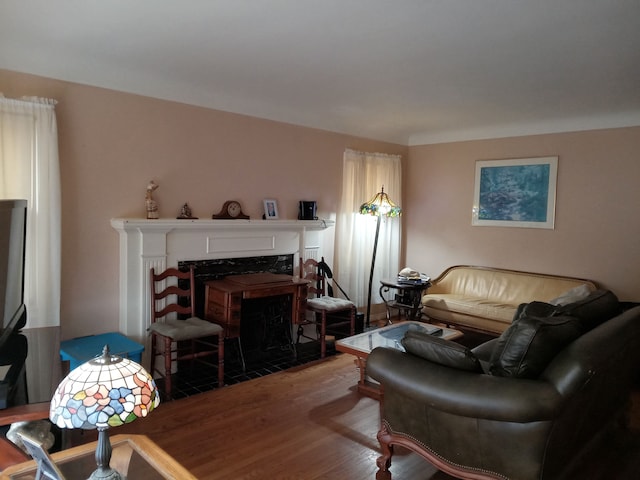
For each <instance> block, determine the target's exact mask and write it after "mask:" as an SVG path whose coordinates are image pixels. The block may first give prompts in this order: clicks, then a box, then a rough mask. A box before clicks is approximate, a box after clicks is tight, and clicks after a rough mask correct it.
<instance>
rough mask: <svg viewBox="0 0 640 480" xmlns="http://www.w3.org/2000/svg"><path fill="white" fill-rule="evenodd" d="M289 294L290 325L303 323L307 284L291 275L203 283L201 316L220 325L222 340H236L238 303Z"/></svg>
mask: <svg viewBox="0 0 640 480" xmlns="http://www.w3.org/2000/svg"><path fill="white" fill-rule="evenodd" d="M278 295H291V296H292V301H291V322H292V323H294V324H299V323H302V322H303V321H304V316H305V311H306V303H307V282H306V281H305V280H299V279H297V278H296V277H292V276H291V275H282V274H275V273H251V274H245V275H230V276H228V277H225V278H224V279H222V280H212V281H209V282H206V284H205V300H204V301H205V303H204V316H205V318H206V319H207V320H210V321H213V322H215V323H218V324H220V325H222V326H223V327H224V329H225V336H226V338H236V337H240V321H241V318H242V301H243V300H251V299H256V298H266V297H275V296H278Z"/></svg>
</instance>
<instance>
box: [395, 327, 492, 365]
mask: <svg viewBox="0 0 640 480" xmlns="http://www.w3.org/2000/svg"><path fill="white" fill-rule="evenodd" d="M402 346H403V347H404V349H405V350H406V351H407V353H410V354H412V355H416V356H418V357H420V358H424V359H425V360H429V361H430V362H433V363H437V364H439V365H443V366H445V367H450V368H456V369H458V370H465V371H468V372H482V367H481V365H480V362H479V361H478V359H477V358H476V356H475V355H474V354H473V352H471V350H469V349H468V348H467V347H465V346H463V345H460V344H459V343H456V342H452V341H449V340H443V339H442V338H439V337H434V336H432V335H429V334H428V333H424V332H419V331H412V330H409V331H407V333H405V335H404V338H403V339H402Z"/></svg>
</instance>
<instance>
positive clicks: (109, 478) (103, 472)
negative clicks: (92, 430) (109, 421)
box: [89, 426, 126, 480]
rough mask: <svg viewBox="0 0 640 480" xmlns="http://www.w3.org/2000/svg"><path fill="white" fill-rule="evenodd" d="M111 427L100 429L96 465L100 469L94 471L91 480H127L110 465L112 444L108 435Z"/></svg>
mask: <svg viewBox="0 0 640 480" xmlns="http://www.w3.org/2000/svg"><path fill="white" fill-rule="evenodd" d="M108 428H109V427H107V426H103V427H98V445H97V446H96V463H97V464H98V468H97V469H95V470H94V471H93V473H92V474H91V476H90V477H89V480H126V477H123V476H121V475H120V474H119V473H118V471H117V470H114V469H113V468H111V466H110V465H109V464H110V462H111V442H110V441H109V434H108V433H107V430H108Z"/></svg>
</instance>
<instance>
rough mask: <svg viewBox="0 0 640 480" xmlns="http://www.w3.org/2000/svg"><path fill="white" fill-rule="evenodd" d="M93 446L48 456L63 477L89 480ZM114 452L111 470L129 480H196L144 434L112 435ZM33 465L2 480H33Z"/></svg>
mask: <svg viewBox="0 0 640 480" xmlns="http://www.w3.org/2000/svg"><path fill="white" fill-rule="evenodd" d="M96 443H97V442H91V443H87V444H84V445H80V446H78V447H73V448H69V449H67V450H62V451H61V452H56V453H53V454H51V458H52V459H53V461H54V463H55V464H56V466H57V467H58V468H59V469H60V471H61V472H62V474H63V475H64V476H65V478H67V479H69V480H71V479H77V478H88V477H89V475H91V472H93V471H94V470H95V469H96V468H97V467H96V459H95V451H96ZM111 446H112V448H113V453H112V455H111V468H114V469H115V470H117V471H118V472H119V473H120V474H122V475H123V476H126V477H128V478H132V479H134V478H140V479H142V478H143V479H145V480H154V479H173V480H196V477H194V476H193V475H192V474H191V473H190V472H189V471H188V470H186V469H185V468H184V467H183V466H182V465H180V464H179V463H178V462H176V461H175V460H174V459H173V458H172V457H171V456H170V455H169V454H167V452H165V451H164V450H162V449H161V448H160V447H158V446H157V445H156V444H155V443H153V442H152V441H151V440H149V438H147V437H146V436H145V435H115V436H113V437H111ZM36 470H37V466H36V462H35V461H33V460H30V461H28V462H23V463H19V464H17V465H13V466H11V467H8V468H6V469H5V470H4V471H3V472H2V476H1V477H0V479H2V480H33V479H34V478H35V474H36Z"/></svg>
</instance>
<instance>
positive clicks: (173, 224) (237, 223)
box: [111, 218, 336, 232]
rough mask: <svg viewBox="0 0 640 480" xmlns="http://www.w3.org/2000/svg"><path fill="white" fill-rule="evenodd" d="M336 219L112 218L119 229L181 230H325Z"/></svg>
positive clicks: (115, 226)
mask: <svg viewBox="0 0 640 480" xmlns="http://www.w3.org/2000/svg"><path fill="white" fill-rule="evenodd" d="M335 223H336V222H335V221H334V220H324V219H320V220H213V219H211V220H209V219H207V220H201V219H197V220H196V219H174V218H159V219H157V220H148V219H146V218H112V219H111V226H112V227H113V228H114V229H116V230H118V231H131V230H141V231H165V232H168V231H171V230H175V229H179V230H212V229H214V230H289V231H312V230H325V229H327V228H329V227H333V226H334V225H335Z"/></svg>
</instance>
